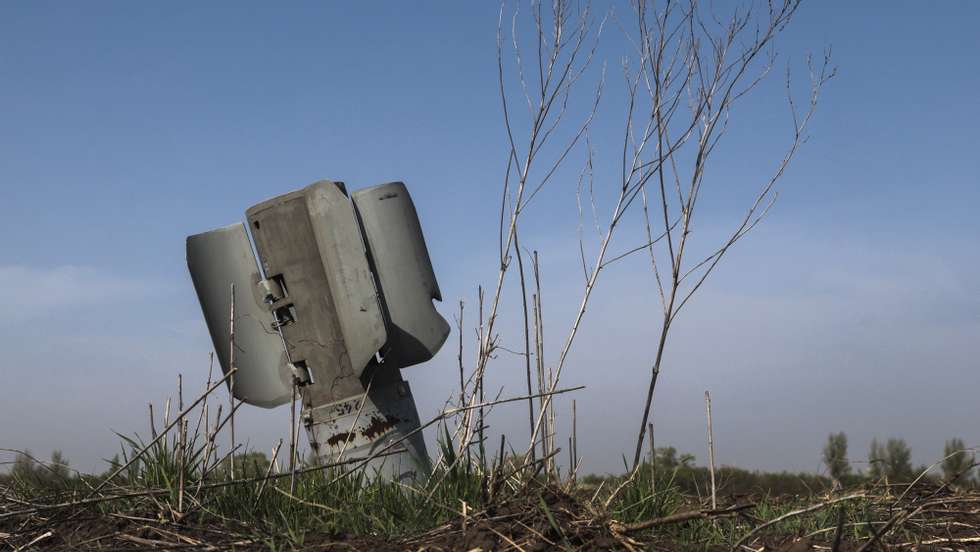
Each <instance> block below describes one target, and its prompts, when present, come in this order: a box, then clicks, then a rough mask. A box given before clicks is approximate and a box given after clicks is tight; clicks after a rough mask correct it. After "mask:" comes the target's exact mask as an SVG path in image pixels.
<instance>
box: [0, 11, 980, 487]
mask: <svg viewBox="0 0 980 552" xmlns="http://www.w3.org/2000/svg"><path fill="white" fill-rule="evenodd" d="M597 7H599V8H600V11H603V10H605V9H606V6H605V4H603V3H599V5H598V6H597ZM616 9H617V10H619V11H620V12H622V11H623V10H627V9H628V6H627V5H617V6H616ZM498 10H499V5H497V4H495V3H493V2H486V3H476V2H444V3H435V2H426V3H394V2H392V3H358V4H357V5H356V6H354V7H349V6H342V5H341V4H336V3H314V2H296V3H290V4H288V7H283V5H281V4H259V3H249V2H234V3H232V2H225V3H219V2H209V3H204V4H200V3H193V2H185V3H132V2H100V3H67V2H64V3H47V2H21V3H10V2H7V3H3V4H0V236H2V238H0V253H2V256H0V305H2V307H0V312H2V313H3V316H2V317H0V376H2V380H0V447H11V448H25V447H26V448H30V449H32V450H33V451H34V452H36V453H39V454H41V455H45V454H47V453H49V452H50V450H51V449H53V448H60V449H62V450H64V452H65V453H66V455H67V456H68V457H69V458H70V459H71V460H72V461H73V463H74V464H75V465H76V466H79V467H81V468H84V469H101V468H100V466H99V462H100V460H99V459H100V458H106V457H110V456H112V454H113V453H114V452H115V451H116V450H117V448H118V438H117V437H116V436H115V435H113V433H112V431H119V432H122V433H133V432H137V431H139V432H143V433H145V432H146V431H147V421H146V409H147V407H146V405H147V403H148V402H150V401H152V402H154V403H156V404H157V405H159V404H160V403H161V402H162V401H163V400H165V398H166V397H167V396H168V395H169V394H172V393H173V391H174V389H175V382H176V377H177V374H178V373H183V374H184V377H185V381H186V386H187V388H190V389H195V388H197V387H198V386H200V385H201V384H202V383H203V380H204V378H205V375H206V372H207V359H208V352H209V350H210V347H211V344H210V340H209V338H208V335H207V332H206V329H205V327H204V323H203V318H202V316H201V313H200V310H199V307H198V304H197V301H196V297H195V294H194V292H193V288H192V286H191V283H190V279H189V277H188V275H187V271H186V265H185V261H184V238H185V236H186V235H188V234H192V233H196V232H200V231H203V230H207V229H210V228H214V227H218V226H223V225H226V224H229V223H232V222H235V221H239V220H241V219H242V218H243V213H244V210H245V209H246V208H247V207H249V206H251V205H253V204H255V203H257V202H259V201H261V200H263V199H266V198H268V197H271V196H274V195H278V194H280V193H283V192H286V191H289V190H292V189H295V188H298V187H301V186H304V185H306V184H309V183H311V182H313V181H315V180H317V179H321V178H330V179H335V180H343V181H345V182H347V183H348V185H349V186H350V187H352V188H357V187H361V186H368V185H373V184H378V183H382V182H387V181H391V180H402V181H405V182H406V183H407V184H408V185H409V186H410V189H411V191H412V194H413V197H414V199H415V203H416V205H417V207H418V209H419V212H420V215H421V218H422V224H423V228H424V230H425V233H426V237H427V241H428V245H429V249H430V252H431V255H432V258H433V262H434V265H435V268H436V273H437V276H438V278H439V283H440V286H441V288H442V291H443V296H444V298H445V300H446V302H445V303H443V304H442V305H441V307H440V308H441V310H442V312H443V313H444V315H445V316H446V317H447V318H448V319H451V317H452V314H453V311H454V310H455V305H456V303H457V301H458V300H460V299H463V300H464V301H466V304H467V311H468V313H473V312H474V310H475V292H476V287H477V286H478V285H481V284H482V285H484V286H490V285H492V283H493V279H494V277H495V270H496V264H495V257H494V255H495V253H494V252H495V247H496V243H497V237H496V217H497V216H498V212H497V208H498V201H499V187H500V181H501V176H502V173H503V170H504V162H505V161H506V156H505V155H506V150H505V142H504V134H503V129H502V124H501V118H500V102H499V98H498V95H497V81H496V77H497V75H496V51H495V40H496V36H495V35H496V26H497V14H498ZM978 20H980V4H977V3H975V2H968V1H965V0H964V1H949V2H942V3H930V4H928V5H926V4H923V3H921V2H883V1H882V2H862V3H854V2H808V3H806V4H805V5H804V6H803V7H802V8H801V10H800V12H799V13H798V15H797V17H796V19H795V20H794V21H793V22H792V24H791V25H790V26H789V28H788V29H787V30H786V32H785V33H784V34H783V35H782V36H781V38H780V40H779V42H778V45H779V50H780V60H779V63H780V64H785V63H786V62H789V63H791V64H795V65H794V66H795V67H799V64H800V62H801V61H802V59H803V57H804V55H805V54H806V52H808V51H814V52H817V53H819V52H820V51H822V50H823V49H824V48H825V47H826V46H828V45H829V46H833V52H834V59H835V62H836V64H837V65H838V66H839V73H838V76H837V77H836V78H835V79H834V80H833V81H832V82H831V83H830V84H829V85H828V87H827V89H826V90H825V94H824V95H823V97H822V98H821V104H820V106H819V108H818V113H817V115H816V117H815V119H814V121H813V125H812V127H811V129H810V140H809V142H808V143H807V144H806V145H805V147H804V148H803V149H802V150H801V152H800V153H799V155H798V157H797V159H796V160H795V162H794V163H793V165H792V166H791V169H790V170H789V171H788V172H787V174H786V176H785V179H784V180H783V182H782V186H783V188H782V193H781V196H780V200H779V202H778V203H777V205H776V207H775V208H774V210H773V212H772V215H771V217H770V218H769V219H768V220H767V221H766V222H765V223H764V224H763V225H762V226H760V227H759V228H758V229H757V230H756V231H755V232H754V233H753V234H751V235H750V236H749V237H747V238H746V240H745V241H744V242H741V243H740V244H739V245H738V246H737V247H736V248H735V249H734V250H733V251H732V253H731V257H730V258H728V259H726V261H725V262H724V263H723V265H722V268H721V269H720V270H719V271H718V272H717V273H716V274H715V275H714V277H713V278H712V279H711V280H709V284H708V285H707V286H706V287H705V288H704V290H703V291H702V292H701V293H700V294H699V295H698V296H697V299H696V300H695V301H694V302H693V303H692V304H691V307H690V310H688V311H686V312H685V313H684V314H683V315H682V316H681V317H680V318H679V319H678V323H677V327H676V334H675V336H674V338H673V339H672V341H671V342H670V345H669V348H668V355H667V361H666V364H665V366H664V371H663V376H662V379H661V384H660V387H659V389H658V394H657V402H656V407H655V408H656V413H655V416H654V418H655V422H656V425H657V427H658V430H657V441H658V444H673V445H675V446H677V447H678V448H679V449H681V450H683V451H689V452H692V453H694V454H695V455H696V456H697V457H698V459H699V460H703V459H704V458H706V454H705V452H704V449H705V445H704V441H705V439H704V429H703V413H702V412H703V402H702V400H703V399H702V397H703V393H704V391H705V390H706V389H708V390H711V392H712V395H713V398H714V414H715V424H714V425H715V432H716V451H717V457H718V459H719V462H721V463H724V464H737V465H741V466H744V467H749V468H765V469H783V468H785V469H793V470H797V469H798V470H811V471H816V470H819V469H820V465H819V454H820V448H821V446H822V444H823V441H824V439H825V438H826V435H827V434H828V433H830V432H833V431H846V432H847V433H848V435H849V437H850V438H851V456H852V458H854V459H857V460H860V459H863V458H864V457H865V456H866V452H867V446H868V442H869V441H870V440H871V438H872V437H875V436H877V437H879V438H887V437H890V436H896V437H903V438H905V439H906V440H907V441H908V442H909V444H910V445H911V448H912V451H913V459H914V460H915V461H916V462H920V463H930V462H932V461H933V460H936V459H938V457H939V455H940V453H941V450H942V444H943V441H944V439H947V438H950V437H954V436H958V437H962V438H964V439H965V440H966V441H967V443H968V444H969V445H971V446H973V445H978V444H980V407H978V405H977V394H978V390H980V360H978V358H980V354H978V353H980V283H978V273H980V248H978V246H977V244H978V239H980V222H978V219H977V217H976V216H975V215H974V212H975V211H976V209H977V207H978V205H980V177H978V174H980V139H978V131H977V129H978V127H980V92H978V90H980V62H978V61H977V52H980V34H978V33H977V32H976V23H977V21H978ZM618 33H619V31H618V30H617V29H616V28H615V26H610V27H609V28H607V29H606V34H605V35H604V37H603V42H602V43H601V44H602V46H601V48H600V50H599V56H600V58H602V59H600V61H602V60H607V61H608V64H609V67H610V74H611V75H614V76H615V78H614V77H610V85H609V88H608V90H607V94H606V96H605V99H604V101H603V103H602V105H601V107H600V118H599V120H598V122H597V123H596V124H597V130H596V134H597V140H598V141H597V149H598V150H599V153H600V154H602V153H603V152H605V153H606V154H607V155H609V154H610V153H614V152H615V149H616V146H615V145H613V144H611V143H608V142H604V141H603V140H604V138H603V137H604V136H607V135H608V136H612V135H614V131H615V130H616V129H617V128H618V127H617V125H621V124H622V113H623V105H624V104H623V96H622V89H621V86H618V85H617V84H616V81H617V79H619V77H618V76H617V75H618V69H616V67H617V66H618V63H619V56H620V55H621V53H622V51H623V46H624V41H623V39H622V37H621V36H620V35H619V34H618ZM598 66H599V65H598V64H597V65H596V66H595V67H596V68H598ZM784 66H785V65H780V67H784ZM595 76H596V73H595V72H592V73H590V74H589V75H588V77H589V78H593V77H595ZM778 78H779V75H777V76H776V79H777V80H776V81H774V82H773V84H774V85H773V86H770V87H768V88H767V87H763V88H761V89H760V91H759V93H758V94H757V95H756V96H754V97H752V98H751V99H749V100H748V101H746V102H745V103H744V104H742V106H740V107H739V108H738V109H737V110H736V111H735V112H734V113H733V127H732V131H731V134H730V135H729V139H728V140H727V141H726V142H725V147H724V150H723V151H721V152H720V153H719V155H718V157H717V158H716V165H715V166H714V167H713V170H714V172H713V173H712V175H713V176H712V178H713V179H714V180H712V182H716V183H717V185H716V186H715V187H714V188H713V189H712V190H711V191H710V194H711V195H710V196H709V197H711V198H712V199H711V200H710V201H709V202H708V203H707V204H706V205H707V208H706V211H705V212H704V216H705V218H704V219H702V220H703V221H704V223H703V224H704V225H705V226H704V228H706V229H708V231H709V232H710V230H711V229H712V228H721V227H724V225H725V224H727V223H728V222H729V221H730V220H731V217H733V216H735V215H737V214H738V213H739V212H740V211H739V210H740V209H741V206H742V204H743V203H744V196H740V195H739V193H738V190H740V189H741V188H739V187H738V186H737V185H736V184H738V183H740V182H742V181H752V179H753V178H757V177H758V176H759V175H760V174H763V173H764V171H765V170H768V169H771V168H772V166H773V164H774V163H775V162H776V161H777V160H778V158H779V156H781V154H782V149H780V148H781V146H783V145H785V144H786V139H787V138H788V135H787V132H788V127H787V124H788V120H787V118H786V114H787V113H786V110H785V101H784V99H783V97H782V95H781V94H782V89H781V86H780V83H779V82H778ZM619 80H621V79H619ZM579 159H580V157H579ZM575 163H576V164H579V163H580V161H579V160H576V161H575ZM564 176H565V177H566V178H567V176H568V175H564ZM729 184H731V185H729ZM571 185H572V186H574V183H572V184H571ZM567 189H569V188H568V186H566V187H565V190H566V192H565V193H564V195H560V194H558V195H556V196H554V199H553V200H550V201H549V202H545V203H543V205H544V207H541V208H539V209H538V210H537V211H536V212H535V215H534V221H535V222H534V223H533V224H531V225H530V228H529V229H528V234H527V236H526V238H525V245H527V246H528V247H532V248H536V249H538V250H540V251H541V254H542V262H543V271H544V274H545V308H546V311H547V317H548V318H547V321H546V324H547V330H548V334H547V338H548V347H549V351H552V350H553V349H554V346H555V344H557V343H558V342H559V341H560V340H561V339H563V338H564V335H565V333H566V331H567V327H568V325H569V322H570V320H569V317H570V316H571V314H572V313H573V310H574V307H575V306H576V305H577V303H578V300H579V296H580V293H581V274H580V272H576V270H580V267H579V268H577V265H576V264H575V262H576V255H577V247H578V242H577V238H576V233H575V232H576V227H577V221H576V212H575V207H574V196H573V195H570V194H568V193H567ZM740 199H741V200H742V202H740V201H739V200H740ZM634 237H635V236H634ZM636 241H637V240H635V239H634V240H630V239H626V238H624V240H623V241H622V242H618V243H617V244H616V250H617V251H620V250H626V249H628V248H629V247H632V246H634V245H637V244H636V243H634V242H636ZM640 260H641V261H642V259H640ZM644 266H645V265H644V264H643V263H642V262H639V263H632V262H624V263H621V264H619V265H618V266H617V267H616V268H615V269H614V270H612V269H611V270H610V271H609V272H608V274H606V275H604V276H603V278H604V280H602V282H601V284H600V287H599V290H598V291H597V294H596V296H595V298H594V301H595V302H594V304H593V307H592V308H591V309H590V310H589V312H588V315H587V318H586V323H585V325H584V326H583V330H582V334H581V335H580V336H579V341H578V342H577V345H576V347H575V349H574V351H573V355H572V357H571V358H570V361H569V365H568V367H567V368H566V372H565V374H564V376H563V382H564V384H566V385H586V386H588V389H587V390H585V391H582V392H579V393H578V394H577V401H578V428H579V440H580V445H579V449H580V452H581V453H582V454H583V455H584V460H585V468H586V469H587V470H593V471H614V470H617V469H619V468H620V467H621V466H622V463H621V454H622V453H624V452H626V451H628V450H629V449H630V448H631V445H632V442H633V441H632V440H633V439H634V432H635V430H636V428H635V427H634V426H635V425H636V423H637V422H636V421H637V420H638V416H639V413H640V409H641V408H642V398H643V394H644V392H645V385H646V383H645V382H646V379H647V377H648V371H649V363H650V359H651V357H652V351H651V350H650V346H651V343H652V342H653V341H654V337H652V336H653V335H654V333H655V330H656V328H655V327H653V325H652V324H651V322H650V318H651V315H650V313H651V312H656V309H657V308H658V306H657V304H656V301H655V296H654V295H653V288H652V287H651V286H650V283H649V273H648V272H647V271H646V270H645V269H644V268H643V267H644ZM515 307H516V305H514V304H511V303H508V304H507V305H505V308H504V312H503V315H504V316H505V317H509V318H506V319H505V320H507V322H502V325H503V327H505V328H511V329H512V328H513V327H514V325H515V324H516V323H517V320H518V319H517V318H516V317H515V316H516V314H517V311H516V310H515ZM469 321H472V316H470V318H469ZM454 331H455V330H454ZM516 336H517V334H515V333H513V332H508V331H507V330H505V335H504V337H505V338H510V339H511V341H512V345H513V346H514V348H518V347H519V346H520V344H519V343H518V342H517V341H516ZM465 338H466V347H467V349H468V350H472V346H473V343H474V338H473V335H472V333H469V331H468V333H467V334H466V335H465ZM456 339H457V336H456V335H455V334H454V335H452V336H451V337H450V340H449V343H450V344H452V343H455V342H456ZM453 349H454V347H452V346H451V345H450V346H447V347H446V348H445V349H444V350H443V351H442V353H441V354H440V355H439V356H438V357H437V358H436V359H435V360H434V361H432V362H431V363H429V364H428V365H424V366H417V367H413V368H411V369H410V370H407V371H406V377H407V378H408V379H409V381H410V382H411V383H412V385H413V389H414V391H415V394H416V397H418V399H419V405H420V411H421V414H422V417H423V418H426V417H429V416H431V415H432V414H434V413H435V412H436V411H437V410H438V409H439V408H440V407H441V405H442V403H443V400H444V398H445V397H446V395H447V394H448V393H449V392H450V391H451V390H452V389H453V382H454V381H456V378H457V376H456V375H455V374H456V372H455V351H454V350H453ZM553 361H554V355H553V354H552V359H551V360H550V362H553ZM491 370H492V371H493V373H492V374H491V378H492V383H493V385H495V386H504V387H505V392H504V394H505V395H513V394H517V393H519V392H520V389H521V385H522V371H521V370H522V369H521V365H520V363H517V362H515V361H514V360H513V359H508V358H506V356H505V355H504V356H502V357H501V358H500V359H499V361H498V362H497V363H495V364H493V365H491ZM559 407H560V408H561V409H562V410H563V411H567V409H568V408H570V403H569V402H568V401H567V400H563V401H561V402H560V403H559ZM495 416H496V417H495V418H494V419H493V420H492V424H493V430H494V431H503V432H506V433H508V434H509V435H511V436H512V441H515V442H517V441H521V440H523V439H525V438H526V428H525V425H524V424H525V423H526V410H524V409H523V408H522V407H520V406H518V407H508V408H504V407H501V408H500V409H499V410H498V411H497V412H495ZM241 420H243V421H241V422H239V427H241V428H243V429H242V430H240V431H242V432H244V434H245V436H246V437H248V438H249V439H250V442H251V443H252V444H253V445H254V446H256V447H259V448H261V449H268V448H270V447H271V443H273V442H274V440H275V439H277V438H278V437H280V436H284V435H286V434H287V426H288V409H279V410H272V411H265V410H261V409H258V408H248V409H243V410H242V416H241ZM567 429H568V428H567V424H566V425H564V426H561V427H560V431H561V432H562V435H561V436H560V438H559V443H561V442H564V439H565V436H566V435H567ZM563 456H564V455H563Z"/></svg>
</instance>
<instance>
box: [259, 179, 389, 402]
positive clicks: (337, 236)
mask: <svg viewBox="0 0 980 552" xmlns="http://www.w3.org/2000/svg"><path fill="white" fill-rule="evenodd" d="M246 215H247V218H248V222H249V226H250V227H251V229H252V236H253V237H254V239H255V247H256V250H257V251H258V254H259V258H260V259H261V261H262V267H263V269H264V271H265V275H266V277H267V278H269V279H270V280H275V281H278V282H281V283H282V284H283V287H284V293H283V296H282V297H280V298H278V299H277V300H276V301H275V302H274V303H273V304H272V305H271V307H272V309H273V311H274V312H276V313H277V315H276V316H277V317H278V318H279V319H280V320H283V321H284V322H286V323H285V324H284V325H282V326H281V329H282V334H283V338H284V340H285V343H286V347H287V350H288V351H289V356H290V359H291V360H292V361H293V363H305V364H306V368H307V369H308V370H309V372H310V374H311V375H312V379H313V381H312V383H311V384H310V385H308V386H305V387H304V395H306V396H309V400H310V402H311V403H312V404H325V403H330V402H334V401H337V400H340V399H343V398H346V397H350V396H353V395H358V394H361V393H364V385H363V384H362V382H361V375H362V373H363V372H364V370H365V369H366V367H367V365H368V363H369V362H370V361H371V360H372V358H373V357H374V355H375V353H377V351H378V350H379V349H380V348H381V346H382V345H383V344H384V343H385V341H386V339H387V333H386V331H385V325H384V318H383V317H382V314H381V307H380V305H379V303H378V296H377V291H376V290H375V287H374V286H375V284H374V278H373V277H372V275H371V271H370V269H369V267H368V261H367V256H366V254H365V251H364V245H363V242H362V240H361V235H360V229H359V227H358V224H357V221H356V220H355V218H354V208H353V205H352V204H351V201H350V199H349V198H348V197H347V195H346V193H345V191H344V189H343V187H342V185H341V184H338V183H335V182H329V181H320V182H317V183H315V184H312V185H310V186H307V187H306V188H303V189H301V190H297V191H295V192H291V193H288V194H285V195H281V196H278V197H275V198H272V199H270V200H267V201H264V202H262V203H260V204H258V205H255V206H254V207H252V208H250V209H248V211H247V212H246Z"/></svg>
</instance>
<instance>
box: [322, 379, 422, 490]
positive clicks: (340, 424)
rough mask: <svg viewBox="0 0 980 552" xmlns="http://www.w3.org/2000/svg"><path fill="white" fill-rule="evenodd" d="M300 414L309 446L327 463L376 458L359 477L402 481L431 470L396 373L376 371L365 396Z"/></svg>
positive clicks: (412, 406) (411, 401)
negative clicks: (374, 455)
mask: <svg viewBox="0 0 980 552" xmlns="http://www.w3.org/2000/svg"><path fill="white" fill-rule="evenodd" d="M304 415H305V418H306V430H307V435H308V437H309V440H310V444H311V446H312V448H313V449H314V450H316V451H317V452H318V454H319V455H320V456H322V457H325V458H328V459H330V460H331V461H339V460H343V459H353V458H369V457H370V456H372V455H373V454H379V456H378V457H377V458H374V459H372V460H371V461H369V462H367V464H366V466H365V470H366V471H365V473H366V474H367V475H368V476H369V477H373V476H379V477H383V478H385V479H391V480H396V481H406V482H407V481H410V480H414V479H416V478H418V477H420V476H422V475H425V474H428V472H429V471H430V469H431V468H430V465H429V456H428V454H427V453H426V450H425V440H424V439H423V437H422V433H421V432H420V431H417V432H415V433H414V434H412V432H413V431H414V430H417V429H418V428H419V415H418V412H417V411H416V408H415V399H414V398H413V397H412V391H411V388H409V386H408V383H407V382H405V381H404V380H402V378H401V375H400V374H399V372H398V370H396V369H391V368H384V369H381V370H379V371H378V373H377V374H376V376H375V378H374V381H373V382H372V384H371V386H370V390H369V392H368V393H367V394H363V393H362V394H360V395H354V396H352V397H348V398H345V399H343V400H340V401H336V402H333V403H330V404H325V405H322V406H317V407H313V408H308V409H305V410H304ZM345 443H346V444H345ZM393 453H396V454H393Z"/></svg>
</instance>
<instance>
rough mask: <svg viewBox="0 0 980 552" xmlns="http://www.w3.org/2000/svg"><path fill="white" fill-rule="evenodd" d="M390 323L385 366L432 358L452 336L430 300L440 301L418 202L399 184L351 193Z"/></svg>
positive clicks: (447, 324) (416, 362)
mask: <svg viewBox="0 0 980 552" xmlns="http://www.w3.org/2000/svg"><path fill="white" fill-rule="evenodd" d="M353 199H354V206H355V208H356V210H357V214H358V216H359V217H360V220H361V227H362V229H363V232H364V238H365V241H366V242H367V245H368V250H369V252H370V255H371V259H372V261H373V263H374V271H375V275H376V276H377V279H378V284H379V286H380V288H381V294H380V295H381V297H382V299H383V305H384V307H385V314H386V317H387V319H388V341H387V344H386V348H385V350H384V351H383V353H382V354H383V355H384V359H385V364H386V365H387V364H392V365H394V366H396V367H399V368H404V367H406V366H411V365H413V364H418V363H420V362H425V361H427V360H429V359H431V358H432V357H433V356H434V355H435V354H436V352H438V351H439V349H440V348H441V347H442V344H443V343H444V342H445V341H446V338H447V337H448V336H449V323H448V322H446V320H445V319H444V318H443V317H442V316H441V315H440V314H439V311H437V310H436V308H435V306H434V305H433V304H432V300H433V299H436V300H440V301H441V300H442V295H441V293H440V292H439V284H438V283H437V282H436V276H435V273H434V272H433V270H432V261H431V260H430V259H429V251H428V249H426V246H425V238H424V237H423V236H422V226H421V225H420V224H419V217H418V213H416V211H415V204H414V203H412V198H411V197H410V196H409V195H408V189H407V188H406V187H405V185H404V184H402V183H401V182H392V183H389V184H382V185H380V186H374V187H371V188H365V189H363V190H358V191H356V192H354V193H353Z"/></svg>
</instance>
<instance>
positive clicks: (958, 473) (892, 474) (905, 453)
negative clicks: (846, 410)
mask: <svg viewBox="0 0 980 552" xmlns="http://www.w3.org/2000/svg"><path fill="white" fill-rule="evenodd" d="M975 457H976V455H975V451H974V450H972V449H968V448H967V446H966V444H965V443H964V442H963V440H962V439H958V438H954V439H950V440H948V441H946V444H945V446H944V447H943V455H942V460H941V462H940V466H941V468H942V479H943V481H944V482H951V483H953V484H956V485H959V486H967V485H976V484H980V474H977V479H975V478H974V472H976V470H975V469H974V468H975V465H974V462H975ZM823 463H824V465H825V466H826V467H827V473H828V474H830V477H831V479H832V480H833V481H835V482H837V483H838V484H843V483H845V482H847V481H848V480H851V481H852V482H853V479H854V474H853V473H852V469H851V462H850V461H849V460H848V457H847V435H846V434H844V432H840V433H831V434H830V436H828V437H827V444H826V445H824V448H823ZM928 469H929V467H928V466H920V467H917V468H916V467H913V466H912V451H911V449H909V446H908V444H907V443H906V442H905V440H904V439H897V438H889V439H888V440H887V441H885V442H884V443H882V442H881V441H879V440H878V439H877V438H875V439H872V440H871V446H870V450H869V451H868V469H867V472H866V473H865V474H864V476H865V477H866V478H870V479H872V480H875V481H878V480H887V481H888V482H891V483H908V482H911V481H913V480H915V479H916V478H917V477H919V476H920V475H922V474H923V473H925V472H927V470H928ZM860 477H861V476H858V478H860ZM923 477H924V478H926V477H932V476H931V474H928V473H927V474H926V475H925V476H923Z"/></svg>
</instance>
